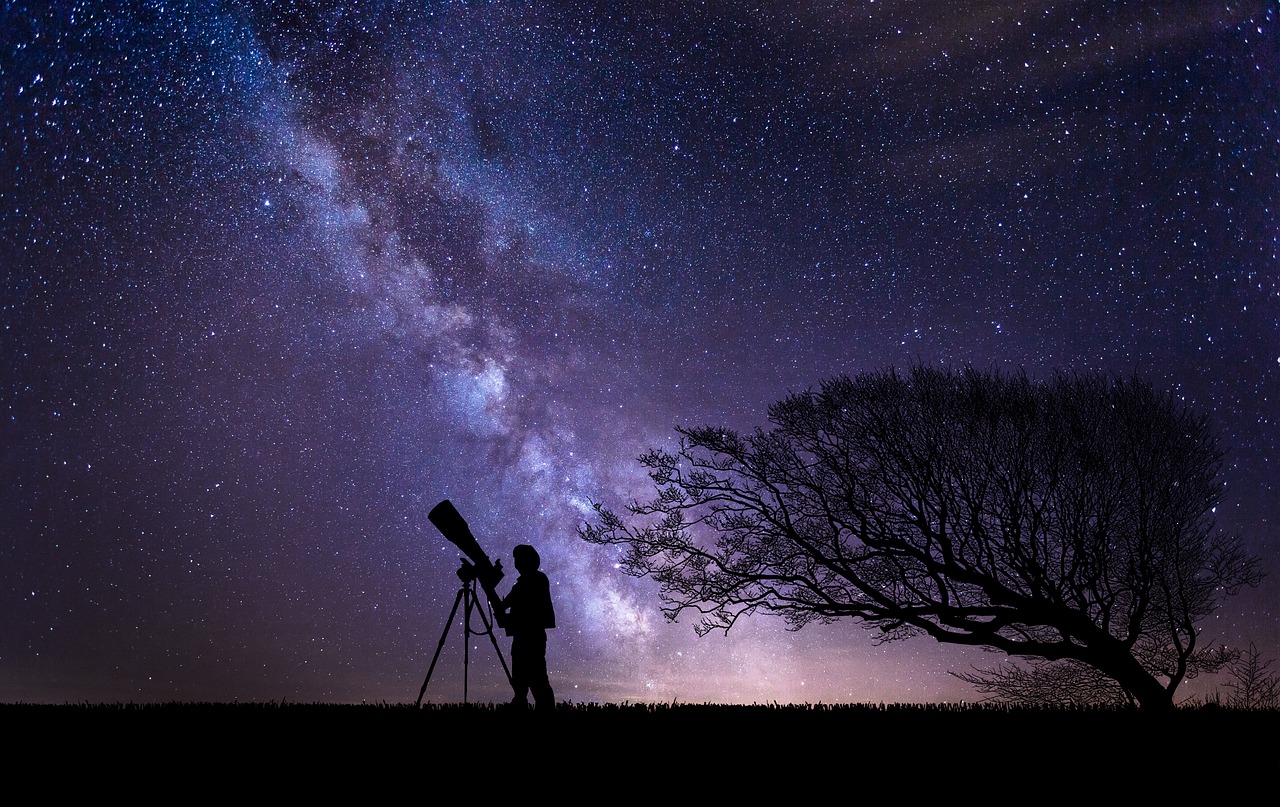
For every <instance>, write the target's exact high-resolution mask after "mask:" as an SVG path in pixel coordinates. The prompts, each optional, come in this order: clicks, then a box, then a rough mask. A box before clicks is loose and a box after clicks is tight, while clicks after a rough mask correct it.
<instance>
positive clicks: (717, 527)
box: [581, 367, 1261, 705]
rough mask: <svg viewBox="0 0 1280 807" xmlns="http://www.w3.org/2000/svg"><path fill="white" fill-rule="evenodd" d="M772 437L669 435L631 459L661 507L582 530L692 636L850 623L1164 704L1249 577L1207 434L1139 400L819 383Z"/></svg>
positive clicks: (1008, 379)
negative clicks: (1220, 512) (760, 618)
mask: <svg viewBox="0 0 1280 807" xmlns="http://www.w3.org/2000/svg"><path fill="white" fill-rule="evenodd" d="M769 419H770V421H771V423H772V428H771V429H770V430H768V431H764V430H758V431H756V432H755V433H754V434H749V435H742V434H738V433H735V432H733V431H730V430H726V429H720V428H712V427H704V428H692V429H686V428H680V429H677V431H678V432H679V434H680V435H681V437H682V441H681V445H680V448H679V450H678V451H676V452H674V453H671V452H665V451H651V452H649V453H647V454H645V455H644V456H642V457H641V458H640V461H641V463H642V464H643V465H644V466H645V467H647V468H648V470H649V473H650V476H651V477H652V479H653V481H654V483H655V484H656V485H657V489H658V492H657V495H656V497H655V498H654V499H653V500H651V501H649V502H636V503H632V504H630V505H629V506H628V510H629V511H630V513H631V515H632V517H633V518H632V519H631V520H630V523H628V522H624V520H623V519H622V518H620V517H619V516H618V515H617V514H616V513H614V512H613V511H611V510H609V509H607V508H605V507H602V506H601V507H597V514H598V516H599V517H598V519H597V520H596V522H595V523H593V524H588V525H586V526H584V527H583V528H582V530H581V535H582V537H583V538H584V539H586V540H587V541H590V542H593V543H599V544H616V545H620V546H622V547H624V548H625V553H624V557H623V564H622V568H623V569H624V571H626V572H627V573H629V574H633V575H637V576H651V577H653V578H655V579H656V580H657V581H658V582H659V583H660V584H661V597H662V599H663V603H664V610H665V612H666V613H667V615H668V616H669V617H670V618H672V619H675V618H676V617H678V616H679V615H680V614H682V613H683V612H685V611H688V610H693V611H696V612H698V613H699V614H700V615H701V623H700V625H699V626H698V628H697V629H698V630H699V632H700V633H705V632H707V631H710V630H715V629H722V630H728V629H729V628H730V627H731V626H732V625H733V624H734V622H735V621H736V620H737V619H738V617H740V616H742V615H743V614H747V613H750V612H753V611H756V610H761V611H766V612H770V613H775V614H780V615H781V616H783V617H784V618H785V619H786V620H787V622H788V624H789V625H790V626H791V627H792V628H797V629H798V628H800V627H802V626H803V625H805V624H807V623H809V622H811V621H815V620H818V621H833V620H836V619H840V618H842V617H853V618H855V619H857V620H860V621H862V622H864V623H865V624H866V625H867V626H868V627H870V628H873V629H875V630H877V631H878V632H879V634H880V636H881V637H882V638H884V639H893V638H900V637H904V636H908V635H913V634H919V633H924V634H928V635H930V636H932V637H934V638H935V639H937V640H938V641H942V642H952V643H959V644H966V645H977V646H982V647H985V648H989V649H993V650H997V651H1003V652H1005V653H1008V654H1011V655H1017V656H1027V657H1032V658H1035V659H1040V660H1047V661H1050V662H1056V661H1063V662H1070V663H1073V664H1076V665H1077V666H1078V664H1084V665H1087V666H1088V667H1090V668H1093V669H1095V670H1097V671H1099V672H1101V673H1102V674H1103V675H1105V676H1106V677H1108V678H1110V679H1113V680H1115V681H1116V682H1117V683H1118V684H1119V686H1120V687H1121V688H1122V689H1123V691H1124V692H1126V693H1127V694H1128V695H1129V697H1131V698H1134V699H1136V700H1138V701H1140V702H1143V703H1144V704H1146V703H1156V704H1160V705H1171V704H1172V695H1173V691H1174V690H1175V689H1176V687H1177V686H1178V685H1179V684H1180V683H1181V682H1182V681H1183V680H1184V679H1185V678H1186V677H1188V676H1189V675H1194V674H1195V672H1196V671H1197V669H1198V668H1197V665H1198V664H1200V663H1202V662H1205V661H1206V659H1207V656H1205V654H1203V653H1201V652H1198V650H1197V630H1196V624H1197V622H1199V621H1200V620H1201V619H1203V618H1204V617H1205V616H1207V615H1208V614H1210V613H1212V612H1213V611H1214V610H1215V609H1216V608H1217V607H1218V605H1219V604H1220V601H1221V599H1222V598H1223V597H1224V596H1226V595H1229V594H1233V593H1235V592H1236V591H1237V590H1238V589H1239V588H1240V587H1241V586H1244V585H1252V584H1256V583H1257V582H1258V580H1259V579H1260V576H1261V574H1260V572H1259V570H1258V566H1257V561H1256V559H1254V558H1252V557H1250V556H1248V555H1247V554H1246V553H1245V552H1244V551H1243V549H1242V547H1241V545H1240V543H1239V541H1238V540H1237V539H1236V538H1234V537H1232V536H1228V535H1225V534H1222V533H1221V532H1219V531H1218V530H1217V529H1216V528H1215V526H1214V522H1213V512H1214V508H1215V507H1216V506H1217V505H1218V503H1219V501H1220V499H1221V497H1222V493H1223V485H1222V483H1221V481H1220V480H1219V479H1218V473H1219V470H1220V466H1221V458H1222V454H1221V452H1220V450H1219V449H1218V446H1217V439H1216V436H1215V434H1214V432H1213V430H1212V429H1211V427H1210V424H1209V422H1208V420H1207V419H1206V418H1205V417H1202V416H1198V415H1196V414H1194V413H1192V412H1190V411H1189V410H1188V409H1187V408H1186V407H1185V406H1183V405H1182V404H1181V403H1180V402H1179V401H1177V400H1176V399H1174V398H1173V397H1171V396H1169V395H1162V394H1158V393H1157V392H1155V391H1154V390H1153V389H1152V387H1151V386H1150V385H1149V384H1147V383H1144V382H1142V381H1140V380H1137V379H1120V378H1109V377H1104V376H1100V375H1088V374H1079V375H1076V374H1072V375H1068V374H1059V375H1056V376H1054V377H1053V378H1052V379H1050V380H1049V381H1047V382H1043V383H1041V382H1035V381H1032V380H1030V379H1029V378H1027V377H1026V376H1025V375H1023V374H1019V375H1013V376H1008V375H1001V374H998V373H983V372H979V371H976V370H972V369H966V370H963V371H956V372H949V371H941V370H934V369H928V368H923V367H917V368H913V369H912V370H911V371H910V372H909V373H907V374H899V373H897V372H892V371H891V372H882V373H870V374H865V375H861V376H857V377H854V378H850V377H840V378H835V379H832V380H830V381H827V382H825V383H823V384H822V386H821V388H820V389H819V390H817V391H810V392H804V393H799V394H794V395H791V396H789V397H788V398H786V399H785V400H783V401H780V402H779V403H777V404H775V405H774V406H772V407H771V408H770V411H769Z"/></svg>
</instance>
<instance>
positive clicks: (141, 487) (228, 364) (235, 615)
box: [0, 0, 1280, 703]
mask: <svg viewBox="0 0 1280 807" xmlns="http://www.w3.org/2000/svg"><path fill="white" fill-rule="evenodd" d="M247 9H253V10H247ZM1276 16H1277V7H1276V5H1275V3H1271V2H1261V1H1259V2H1230V3H1225V2H1205V1H1204V0H1196V2H1160V3H1137V2H1132V3H1126V2H1117V3H1091V2H1041V3H1024V4H1016V3H1000V4H993V3H956V2H934V0H928V2H919V1H917V0H910V1H908V0H854V1H853V2H839V3H834V2H832V3H812V2H771V3H759V4H748V3H741V2H708V3H690V2H680V3H627V2H621V3H610V2H600V3H589V2H577V3H563V2H545V3H536V4H527V3H508V2H439V3H437V2H430V0H415V1H414V2H403V3H395V2H361V3H358V4H357V3H349V4H342V3H326V2H294V3H271V4H267V3H262V2H253V3H248V4H246V3H223V2H215V1H214V0H210V1H209V2H190V3H181V2H179V3H164V4H160V3H151V2H98V3H94V2H87V3H72V2H42V3H24V2H15V3H8V4H6V5H5V6H4V9H3V11H0V97H2V98H3V118H2V119H0V271H2V272H3V278H4V282H3V284H2V285H0V317H2V319H0V356H2V357H3V365H0V396H3V397H2V398H0V402H2V403H3V415H4V419H3V432H2V433H0V701H6V702H7V701H55V702H61V701H85V700H88V701H118V700H119V701H128V700H131V701H139V702H141V701H165V700H188V699H198V700H218V701H223V700H231V699H237V698H238V699H240V700H278V699H281V698H286V699H288V700H290V701H356V702H359V701H362V700H367V701H371V702H373V701H387V702H401V701H412V700H413V699H414V698H415V697H416V696H417V693H418V689H419V687H420V686H421V684H422V681H423V678H424V676H425V674H426V671H427V668H428V666H429V664H430V661H431V658H432V654H433V653H434V652H435V649H436V646H437V643H438V641H439V639H440V638H441V636H442V634H443V632H444V631H445V628H446V619H447V617H448V614H449V609H450V607H451V605H452V603H453V600H454V597H455V595H456V593H457V590H458V585H459V584H458V579H457V578H456V577H455V575H454V572H455V570H456V569H457V567H458V558H459V553H458V551H457V550H456V549H455V548H454V547H453V546H452V545H450V544H449V543H447V542H446V541H445V540H444V539H443V538H442V537H441V536H440V535H439V533H438V532H436V531H435V529H434V528H433V527H432V526H431V525H430V524H429V523H428V522H427V519H426V514H427V512H428V511H429V510H430V509H431V507H432V506H433V505H435V504H436V503H437V502H438V501H440V500H441V499H444V498H450V499H452V500H453V502H454V503H455V504H456V505H457V507H458V509H459V510H460V511H461V512H462V514H463V515H464V516H465V517H466V518H467V519H468V520H469V521H470V523H471V526H472V529H473V531H474V532H475V534H476V535H477V537H478V538H479V539H480V541H481V542H482V544H483V545H484V546H485V548H486V549H487V550H488V551H489V552H490V553H491V554H492V555H494V556H495V557H499V558H502V559H504V565H506V566H507V567H508V568H510V567H511V562H510V551H511V548H512V547H513V546H515V545H516V544H519V543H532V544H534V545H535V546H537V547H538V549H539V551H540V552H541V554H542V558H543V569H544V571H546V572H547V574H548V575H549V577H550V578H551V580H552V583H553V586H554V589H553V591H554V594H555V596H556V608H557V613H558V616H559V624H560V627H559V628H558V629H557V630H556V631H554V632H553V633H552V635H551V643H550V649H549V654H548V655H549V661H550V666H551V675H552V679H553V684H554V685H555V687H556V690H557V696H558V697H559V698H561V699H565V700H574V701H597V700H598V701H611V702H616V701H624V700H625V701H664V702H669V701H673V700H674V701H680V702H701V701H715V702H748V703H749V702H764V701H769V702H772V701H780V702H818V701H821V702H828V703H830V702H847V701H882V700H883V701H940V700H956V699H960V698H968V699H973V698H974V693H973V691H972V690H971V689H970V688H969V687H968V686H967V685H965V684H963V683H962V682H959V681H957V680H956V679H954V678H953V677H951V676H949V675H948V674H947V671H948V670H964V669H966V668H967V667H968V666H969V665H970V664H974V663H977V664H991V663H994V662H995V661H997V660H998V657H996V656H991V655H986V654H983V653H981V652H979V651H972V650H961V649H956V648H949V647H944V646H938V645H936V644H934V643H932V642H931V641H930V640H927V639H917V640H911V641H908V642H903V643H899V644H894V645H889V646H876V645H875V644H874V643H873V641H872V640H873V636H872V634H870V633H868V632H867V631H865V630H863V629H862V628H861V627H859V626H858V625H856V624H854V623H850V622H847V623H841V624H837V625H834V626H827V627H825V628H814V627H809V628H805V629H804V630H802V631H799V632H796V633H789V632H787V631H786V630H785V628H784V625H783V623H782V621H781V620H779V619H772V618H768V617H756V618H753V619H750V620H747V621H745V622H742V623H740V624H739V625H738V626H737V627H735V628H734V630H733V631H731V632H730V634H729V635H728V636H722V635H711V636H707V637H705V638H702V639H698V638H697V637H695V635H694V631H693V622H692V620H690V621H688V622H681V623H677V624H666V623H665V622H664V621H663V619H662V617H661V615H660V613H659V611H658V598H657V588H656V585H655V584H654V583H652V582H651V581H646V580H640V581H637V580H633V579H631V578H628V577H625V576H622V575H621V574H620V573H619V572H617V571H616V570H615V569H614V566H613V563H614V556H613V555H611V554H610V551H609V550H607V549H604V548H601V547H596V546H592V545H588V544H586V543H584V542H583V541H581V540H580V539H578V537H577V536H576V529H577V526H578V525H579V524H580V523H581V522H582V520H583V518H584V514H585V513H586V511H587V506H588V502H589V501H591V500H599V501H603V502H605V503H607V504H610V505H613V506H619V505H621V504H622V503H623V502H625V501H626V500H627V499H628V498H631V497H635V496H644V495H647V494H648V492H649V489H648V482H647V479H646V478H645V477H644V476H643V473H642V469H641V468H640V466H639V465H638V464H637V463H636V462H635V461H634V459H635V457H636V456H637V455H639V454H640V453H641V452H643V451H644V450H645V449H646V448H648V447H650V446H655V445H663V444H665V443H667V441H670V440H672V439H673V437H674V432H673V426H675V425H677V424H680V425H702V424H724V425H728V426H733V427H739V428H752V427H754V426H756V425H764V420H763V418H764V413H765V409H766V407H767V406H768V404H769V403H771V402H773V401H775V400H777V399H779V398H782V397H784V396H785V395H786V394H787V393H788V392H791V391H799V390H803V389H806V388H809V387H811V386H815V385H816V384H817V383H818V382H820V381H821V380H822V379H824V378H826V377H829V376H832V375H835V374H838V373H851V374H852V373H857V372H862V371H870V370H881V369H885V368H889V367H905V366H906V365H908V364H910V363H912V362H917V361H918V362H923V363H927V364H930V365H937V366H946V367H955V366H960V365H962V364H965V363H972V364H974V365H977V366H979V367H982V368H996V369H1002V370H1008V371H1015V370H1018V369H1024V370H1026V371H1027V372H1028V373H1029V374H1031V375H1032V376H1041V375H1044V374H1047V373H1050V372H1052V371H1054V370H1057V369H1079V370H1099V371H1104V372H1115V373H1121V374H1130V373H1134V372H1136V373H1139V374H1141V375H1142V376H1144V377H1146V378H1148V379H1150V380H1151V381H1152V382H1153V383H1154V384H1155V385H1156V386H1157V387H1158V388H1160V389H1170V390H1174V391H1176V393H1177V394H1178V395H1180V396H1183V397H1184V398H1185V399H1186V400H1187V401H1188V403H1190V404H1191V405H1192V406H1194V407H1195V408H1196V409H1197V410H1198V411H1203V412H1207V413H1209V414H1210V415H1211V416H1212V418H1213V420H1214V423H1215V424H1216V425H1217V427H1218V428H1219V430H1220V432H1221V435H1222V445H1223V447H1224V448H1225V449H1226V450H1227V451H1228V459H1227V462H1226V466H1225V468H1224V477H1225V482H1226V483H1227V485H1228V493H1227V504H1226V506H1225V507H1224V508H1222V509H1221V511H1220V512H1219V513H1218V517H1219V524H1220V525H1221V526H1222V527H1223V528H1224V529H1227V530H1229V531H1232V532H1236V533H1239V534H1240V535H1241V536H1243V538H1244V539H1245V541H1246V543H1247V544H1248V546H1249V547H1250V548H1251V550H1252V551H1254V552H1256V553H1257V554H1259V555H1261V556H1262V558H1263V561H1264V565H1265V566H1266V568H1268V569H1270V570H1273V573H1272V575H1271V576H1270V577H1268V578H1267V579H1266V580H1264V582H1263V584H1262V586H1261V587H1260V588H1258V589H1256V590H1251V591H1248V592H1246V593H1245V594H1242V595H1240V596H1239V597H1237V598H1235V599H1232V600H1229V601H1228V602H1227V604H1226V607H1224V608H1223V609H1222V611H1221V612H1220V613H1219V614H1218V615H1216V616H1215V617H1214V618H1212V619H1210V620H1207V621H1206V622H1205V624H1204V631H1205V632H1204V637H1205V639H1206V641H1210V642H1219V641H1222V642H1226V643H1229V644H1237V645H1239V644H1247V643H1248V642H1251V641H1252V642H1255V643H1256V644H1257V645H1258V646H1259V648H1260V649H1262V650H1263V651H1264V653H1265V654H1267V655H1268V656H1270V657H1280V627H1278V624H1280V618H1278V616H1280V615H1278V614H1277V609H1278V608H1280V588H1278V586H1280V577H1277V576H1276V573H1275V572H1276V571H1280V532H1278V531H1277V527H1278V526H1280V497H1278V496H1277V492H1278V491H1277V487H1278V484H1280V477H1278V474H1280V467H1278V466H1277V462H1276V461H1275V456H1276V449H1277V416H1276V411H1277V402H1278V401H1280V272H1278V270H1280V260H1278V257H1277V244H1278V242H1280V241H1278V239H1280V224H1278V223H1277V222H1280V215H1278V214H1277V204H1278V203H1280V199H1278V198H1277V197H1278V193H1277V191H1278V190H1280V92H1277V84H1278V81H1280V25H1278V24H1277V19H1276ZM510 575H511V578H510V579H514V571H513V570H512V571H511V572H510ZM510 579H509V580H508V581H506V582H504V585H503V586H502V588H504V589H505V587H506V585H507V584H509V582H510ZM462 634H463V632H462V628H461V625H460V623H458V624H456V625H455V626H454V628H453V631H452V634H451V636H450V637H449V638H450V641H448V642H446V645H445V650H444V652H443V653H442V657H441V660H440V662H439V666H438V668H437V671H436V673H435V675H434V677H433V680H432V683H431V687H430V688H429V689H428V693H427V698H428V699H434V700H437V701H455V700H460V699H461V697H462V689H461V679H462V674H463V672H464V667H465V665H464V663H463V660H462V656H461V642H462V639H463V635H462ZM473 640H474V643H475V648H476V649H475V650H473V652H472V656H471V663H470V665H469V668H466V669H467V671H468V672H469V676H470V681H469V683H470V697H471V698H472V699H473V700H488V699H502V698H505V697H506V694H505V682H501V681H500V680H499V679H500V676H501V671H500V668H499V665H498V663H497V660H496V658H494V656H493V653H492V648H491V647H490V646H489V645H488V642H487V640H484V639H483V638H482V637H473ZM502 647H503V652H504V653H505V652H506V649H507V640H506V639H505V638H504V639H503V640H502ZM1199 685H1201V686H1209V684H1207V683H1204V682H1200V684H1199ZM1195 691H1201V690H1197V689H1195V688H1193V687H1188V688H1187V690H1186V692H1187V693H1188V694H1190V693H1192V692H1195Z"/></svg>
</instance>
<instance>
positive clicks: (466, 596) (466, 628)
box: [414, 564, 514, 706]
mask: <svg viewBox="0 0 1280 807" xmlns="http://www.w3.org/2000/svg"><path fill="white" fill-rule="evenodd" d="M458 577H460V578H462V587H461V588H459V589H458V594H457V596H455V597H454V598H453V610H451V611H450V612H449V621H448V622H446V623H445V626H444V631H443V632H442V633H441V634H440V643H439V644H437V645H436V654H435V656H433V657H432V659H431V666H430V667H429V668H428V669H427V678H426V680H424V681H423V682H422V689H420V690H418V700H417V702H416V703H415V704H414V705H415V706H421V705H422V696H423V694H424V693H426V691H427V684H429V683H431V673H433V672H435V669H436V662H437V661H439V660H440V651H441V650H443V649H444V641H445V639H446V638H448V636H449V628H450V627H451V626H452V625H453V619H454V617H455V616H457V615H458V605H459V603H461V604H462V606H463V609H462V612H463V617H462V630H463V639H462V702H463V703H464V704H465V703H466V702H467V676H468V674H469V672H470V668H471V636H472V635H473V634H475V635H477V636H479V635H482V634H488V636H489V641H490V642H491V643H492V644H493V652H495V653H497V654H498V661H500V662H502V672H503V673H505V674H506V676H507V683H511V670H510V669H508V667H507V660H506V659H505V658H503V657H502V650H501V649H500V648H499V647H498V637H497V636H495V635H494V633H493V623H492V622H491V621H490V620H489V615H488V614H486V613H485V610H484V607H483V606H481V607H480V608H476V604H477V597H476V578H475V574H474V573H473V572H471V567H470V566H468V565H465V564H464V566H463V568H462V569H459V570H458ZM473 609H474V610H476V611H477V612H478V613H479V614H480V621H481V622H483V623H484V630H483V631H477V630H472V629H471V611H472V610H473ZM513 686H514V685H513Z"/></svg>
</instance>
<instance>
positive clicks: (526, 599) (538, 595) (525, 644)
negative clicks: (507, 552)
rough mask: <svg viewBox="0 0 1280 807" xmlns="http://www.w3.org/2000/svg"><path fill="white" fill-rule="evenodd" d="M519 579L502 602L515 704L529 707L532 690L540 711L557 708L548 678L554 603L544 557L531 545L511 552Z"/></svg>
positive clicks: (554, 617) (554, 621)
mask: <svg viewBox="0 0 1280 807" xmlns="http://www.w3.org/2000/svg"><path fill="white" fill-rule="evenodd" d="M511 557H512V559H514V560H515V565H516V571H517V572H519V573H520V576H519V577H518V578H517V579H516V582H515V584H514V585H512V586H511V591H510V592H508V594H507V596H506V598H505V599H503V601H502V613H503V614H505V616H504V618H503V620H502V627H503V628H505V629H506V631H507V635H508V636H510V637H511V683H512V686H514V687H515V697H514V698H513V699H512V701H511V703H512V705H514V706H517V707H521V706H528V705H529V693H530V692H532V693H533V700H534V704H535V705H536V706H537V708H538V709H539V710H542V709H553V708H555V703H556V701H555V693H554V692H553V691H552V690H551V682H550V680H549V679H548V677H547V629H548V628H554V627H555V626H556V613H555V609H554V608H553V606H552V605H551V582H550V581H549V580H548V579H547V576H546V575H545V574H543V573H542V572H541V571H539V568H538V567H540V566H541V565H542V558H540V557H539V556H538V551H537V550H536V549H534V548H533V547H531V546H529V545H528V544H521V545H520V546H517V547H516V548H515V549H513V550H512V551H511Z"/></svg>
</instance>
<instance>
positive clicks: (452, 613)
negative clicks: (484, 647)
mask: <svg viewBox="0 0 1280 807" xmlns="http://www.w3.org/2000/svg"><path fill="white" fill-rule="evenodd" d="M466 590H467V589H466V587H465V586H464V587H463V588H460V589H458V596H456V597H454V598H453V610H451V611H450V612H449V621H448V622H446V623H444V631H442V632H441V633H440V643H439V644H437V645H436V654H435V655H434V656H432V658H431V666H430V667H429V668H428V669H427V677H426V680H424V681H423V682H422V689H420V690H418V700H417V702H415V703H414V706H421V705H422V695H423V693H425V692H426V691H427V684H429V683H431V673H433V672H435V669H436V662H437V661H439V660H440V651H441V650H442V649H443V648H444V640H445V639H446V638H448V636H449V627H450V626H451V625H452V624H453V618H454V617H455V616H457V614H458V603H460V602H462V595H463V592H465V591H466ZM503 666H504V667H505V666H506V665H505V663H504V665H503Z"/></svg>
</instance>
